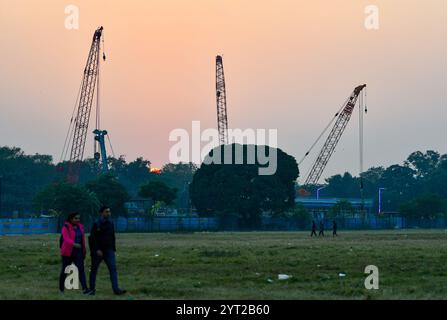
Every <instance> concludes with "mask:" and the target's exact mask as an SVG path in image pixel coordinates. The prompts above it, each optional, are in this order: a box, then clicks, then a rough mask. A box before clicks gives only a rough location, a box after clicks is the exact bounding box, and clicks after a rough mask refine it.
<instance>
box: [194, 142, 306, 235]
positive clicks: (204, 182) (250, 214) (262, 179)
mask: <svg viewBox="0 0 447 320" xmlns="http://www.w3.org/2000/svg"><path fill="white" fill-rule="evenodd" d="M238 147H242V148H243V157H241V158H242V159H241V160H242V161H241V162H242V164H235V163H236V162H235V159H234V155H235V148H236V145H235V144H233V145H228V146H220V147H217V148H215V149H214V150H212V151H211V152H210V154H209V155H208V157H211V156H213V157H214V156H215V155H216V154H217V155H219V153H220V154H221V159H224V153H225V152H224V150H227V151H228V152H231V153H232V156H233V159H232V163H233V164H216V163H211V164H206V163H207V162H209V161H207V162H205V163H203V164H202V165H201V167H200V168H199V169H198V170H197V171H196V173H195V174H194V178H193V181H192V183H191V187H190V192H191V200H192V202H193V204H194V206H195V207H196V208H197V210H198V211H199V212H200V213H201V214H211V215H216V214H219V215H220V216H225V215H228V214H230V215H231V214H237V216H238V218H239V221H240V222H241V224H242V226H246V227H251V226H256V225H259V223H260V217H261V213H262V212H263V211H271V212H274V213H275V212H276V213H277V212H281V211H284V210H287V209H289V208H291V207H293V205H294V203H295V182H296V179H297V178H298V174H299V171H298V165H297V163H296V160H295V158H293V157H292V156H290V155H288V154H286V153H284V152H283V151H282V150H280V149H276V151H277V170H276V172H275V173H274V174H272V175H259V172H258V169H259V168H260V167H261V165H260V164H259V161H258V159H255V161H254V164H248V161H247V150H248V148H254V150H255V153H257V151H258V149H257V148H259V147H255V146H247V145H242V146H241V145H239V146H238ZM229 148H231V150H229ZM266 151H267V152H273V148H269V147H267V148H266ZM215 153H216V154H215Z"/></svg>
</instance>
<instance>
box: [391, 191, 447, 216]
mask: <svg viewBox="0 0 447 320" xmlns="http://www.w3.org/2000/svg"><path fill="white" fill-rule="evenodd" d="M399 211H400V213H401V214H402V215H403V216H405V217H409V218H427V219H435V218H438V217H445V216H446V214H447V201H446V199H445V198H443V197H440V196H438V195H436V194H424V195H422V196H420V197H417V198H415V199H413V200H410V201H408V202H405V203H403V204H402V205H401V206H400V210H399Z"/></svg>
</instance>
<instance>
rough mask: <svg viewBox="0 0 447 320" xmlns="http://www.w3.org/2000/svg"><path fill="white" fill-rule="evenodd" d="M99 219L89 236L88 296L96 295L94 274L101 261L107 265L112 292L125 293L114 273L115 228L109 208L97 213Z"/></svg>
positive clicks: (116, 273) (115, 272) (116, 274)
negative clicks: (90, 258) (90, 261)
mask: <svg viewBox="0 0 447 320" xmlns="http://www.w3.org/2000/svg"><path fill="white" fill-rule="evenodd" d="M99 213H100V217H99V219H98V221H96V222H95V223H94V224H93V225H92V231H91V232H90V236H89V245H90V255H91V257H92V268H91V271H90V294H91V295H94V294H95V293H96V289H95V288H96V274H97V272H98V268H99V265H100V263H101V261H102V260H104V262H105V263H106V265H107V268H108V269H109V273H110V281H111V282H112V289H113V292H114V293H115V294H117V295H122V294H124V293H126V290H121V289H120V288H119V287H118V272H117V271H116V260H115V252H116V244H115V226H114V225H113V221H112V219H111V218H110V216H111V211H110V208H109V207H102V208H101V209H100V211H99Z"/></svg>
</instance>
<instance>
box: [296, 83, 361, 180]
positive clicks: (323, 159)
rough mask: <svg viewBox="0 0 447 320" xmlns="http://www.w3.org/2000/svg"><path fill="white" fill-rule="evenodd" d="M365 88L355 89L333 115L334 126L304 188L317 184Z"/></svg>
mask: <svg viewBox="0 0 447 320" xmlns="http://www.w3.org/2000/svg"><path fill="white" fill-rule="evenodd" d="M365 87H366V84H364V85H360V86H358V87H356V88H355V89H354V91H353V92H352V94H351V96H350V97H349V99H348V100H347V102H346V104H345V105H344V107H343V108H342V111H341V112H339V113H337V114H336V115H335V116H336V117H337V120H336V122H335V125H334V127H333V128H332V130H331V132H330V134H329V136H328V138H327V139H326V142H325V143H324V146H323V148H322V149H321V151H320V153H319V155H318V157H317V159H316V161H315V163H314V165H313V166H312V169H311V170H310V172H309V175H308V176H307V178H306V181H305V183H304V185H305V186H307V185H316V184H317V183H318V180H319V179H320V177H321V175H322V174H323V171H324V169H325V167H326V165H327V163H328V161H329V159H330V158H331V156H332V153H333V152H334V150H335V147H336V146H337V143H338V141H339V140H340V138H341V136H342V135H343V132H344V131H345V128H346V126H347V125H348V122H349V119H350V118H351V115H352V112H353V110H354V107H355V104H356V103H357V99H358V97H359V95H360V93H361V92H362V90H363V89H364V88H365ZM360 112H362V111H360ZM307 154H308V153H307ZM307 154H306V155H307Z"/></svg>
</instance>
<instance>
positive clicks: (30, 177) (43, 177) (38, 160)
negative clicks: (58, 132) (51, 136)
mask: <svg viewBox="0 0 447 320" xmlns="http://www.w3.org/2000/svg"><path fill="white" fill-rule="evenodd" d="M52 160H53V159H52V157H51V156H49V155H40V154H35V155H26V154H25V153H24V152H23V151H22V150H21V149H20V148H9V147H0V176H1V177H2V178H1V179H2V191H1V192H2V194H1V201H2V203H1V204H2V205H1V210H2V212H0V215H1V214H9V215H10V214H11V213H12V212H13V211H18V212H20V213H26V212H28V213H31V211H32V209H33V208H32V200H33V197H34V195H35V194H36V193H37V192H38V191H39V190H41V189H43V188H44V187H45V186H46V185H48V184H49V183H51V182H53V181H54V179H55V175H56V169H55V166H54V165H53V163H52Z"/></svg>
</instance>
